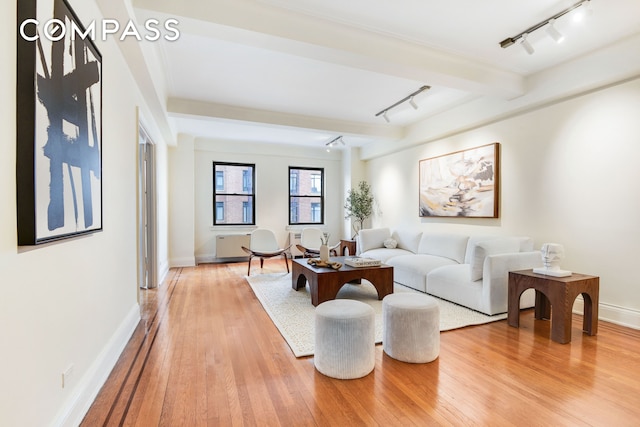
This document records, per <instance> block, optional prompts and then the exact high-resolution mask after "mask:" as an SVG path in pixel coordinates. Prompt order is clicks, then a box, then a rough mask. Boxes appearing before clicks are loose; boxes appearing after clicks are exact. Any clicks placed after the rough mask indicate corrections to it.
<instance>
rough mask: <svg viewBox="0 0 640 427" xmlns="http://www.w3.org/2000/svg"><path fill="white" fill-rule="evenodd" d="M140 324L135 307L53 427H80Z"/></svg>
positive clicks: (136, 307)
mask: <svg viewBox="0 0 640 427" xmlns="http://www.w3.org/2000/svg"><path fill="white" fill-rule="evenodd" d="M139 322H140V306H139V305H138V303H135V304H134V305H133V307H131V309H130V310H129V313H127V315H126V316H125V318H124V319H123V321H122V323H121V324H120V326H119V327H118V329H117V330H116V332H115V333H114V334H113V336H112V337H111V339H110V340H109V342H108V343H107V345H106V346H105V348H104V350H103V351H102V352H101V353H100V354H99V355H98V357H97V358H96V360H95V361H94V362H93V363H92V364H91V366H90V368H89V370H88V371H87V372H86V374H84V376H83V377H82V379H81V380H80V382H79V383H78V385H77V386H76V387H75V389H74V390H73V392H72V394H71V396H70V397H69V399H68V400H67V402H66V403H65V404H64V405H63V407H62V408H61V410H60V411H59V412H58V415H57V416H56V418H55V419H54V420H53V422H52V423H51V425H52V426H78V425H80V423H81V422H82V419H83V418H84V416H85V415H86V414H87V411H89V408H90V407H91V404H92V403H93V401H94V400H95V398H96V396H97V395H98V393H99V392H100V389H101V388H102V386H103V385H104V383H105V382H106V381H107V378H108V377H109V374H110V373H111V370H112V369H113V367H114V366H115V364H116V362H117V361H118V358H119V357H120V354H122V351H123V350H124V348H125V346H126V345H127V343H128V342H129V339H130V338H131V336H132V335H133V332H134V330H135V329H136V327H137V326H138V323H139Z"/></svg>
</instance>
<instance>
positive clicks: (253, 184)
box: [212, 161, 256, 227]
mask: <svg viewBox="0 0 640 427" xmlns="http://www.w3.org/2000/svg"><path fill="white" fill-rule="evenodd" d="M217 166H232V167H238V168H251V192H247V193H229V192H227V191H228V190H227V189H228V188H229V187H230V185H228V183H227V178H228V175H229V174H227V173H224V189H223V190H222V191H221V190H220V189H219V188H218V186H217V176H218V175H217V172H218V170H217ZM212 169H213V193H212V194H213V203H212V208H213V209H212V210H213V226H214V227H223V226H236V227H237V226H255V225H256V165H255V163H238V162H218V161H214V162H213V165H212ZM246 175H248V174H246V169H242V173H241V175H240V180H241V183H240V185H241V188H242V190H245V189H246V183H247V181H246V179H247V177H246ZM218 196H227V197H243V198H245V197H246V198H249V200H250V201H251V208H250V209H248V208H247V207H245V204H247V203H248V201H244V200H243V203H242V205H240V206H241V210H242V212H241V216H242V218H243V219H244V218H245V217H246V214H247V213H249V212H250V214H251V219H252V221H251V222H221V223H218V222H217V221H218V220H219V219H218V212H217V203H218V201H217V197H218ZM228 201H229V199H225V200H224V201H222V203H224V204H225V206H228V205H229V204H228V203H227V202H228ZM222 216H223V218H222V220H223V221H224V220H225V219H226V218H227V217H228V215H226V212H223V215H222Z"/></svg>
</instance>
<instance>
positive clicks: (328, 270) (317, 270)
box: [292, 256, 393, 274]
mask: <svg viewBox="0 0 640 427" xmlns="http://www.w3.org/2000/svg"><path fill="white" fill-rule="evenodd" d="M347 258H353V257H350V256H332V257H329V262H339V263H341V264H342V267H340V269H339V270H334V269H333V268H331V267H316V266H314V265H311V264H309V259H310V258H294V259H293V260H292V261H293V262H295V263H296V264H300V265H301V266H302V267H304V268H306V269H308V270H311V271H313V272H314V273H316V274H329V273H340V272H345V271H354V270H356V271H365V270H371V269H376V270H378V269H386V268H393V267H391V266H390V265H387V264H380V265H377V266H375V267H351V266H350V265H347V264H345V263H344V260H345V259H347Z"/></svg>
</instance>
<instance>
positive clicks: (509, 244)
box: [470, 237, 520, 281]
mask: <svg viewBox="0 0 640 427" xmlns="http://www.w3.org/2000/svg"><path fill="white" fill-rule="evenodd" d="M510 252H520V239H519V238H517V237H501V238H499V239H491V240H485V241H482V242H478V243H476V245H475V248H474V249H473V259H472V260H471V263H470V264H471V270H470V271H471V281H476V280H480V279H482V269H483V267H484V259H485V258H486V257H487V256H488V255H497V254H507V253H510Z"/></svg>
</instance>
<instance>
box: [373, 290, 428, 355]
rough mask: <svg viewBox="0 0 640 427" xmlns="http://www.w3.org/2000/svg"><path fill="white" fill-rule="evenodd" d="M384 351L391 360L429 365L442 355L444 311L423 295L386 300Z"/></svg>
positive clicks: (400, 296)
mask: <svg viewBox="0 0 640 427" xmlns="http://www.w3.org/2000/svg"><path fill="white" fill-rule="evenodd" d="M382 328H383V333H382V334H383V336H382V348H383V349H384V352H385V353H387V354H388V355H389V356H390V357H392V358H394V359H397V360H401V361H403V362H410V363H427V362H431V361H433V360H435V359H436V358H437V357H438V354H440V307H438V302H437V301H436V300H435V299H434V298H432V297H430V296H428V295H423V294H415V293H409V292H400V293H395V294H390V295H387V296H386V297H384V299H383V300H382Z"/></svg>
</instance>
